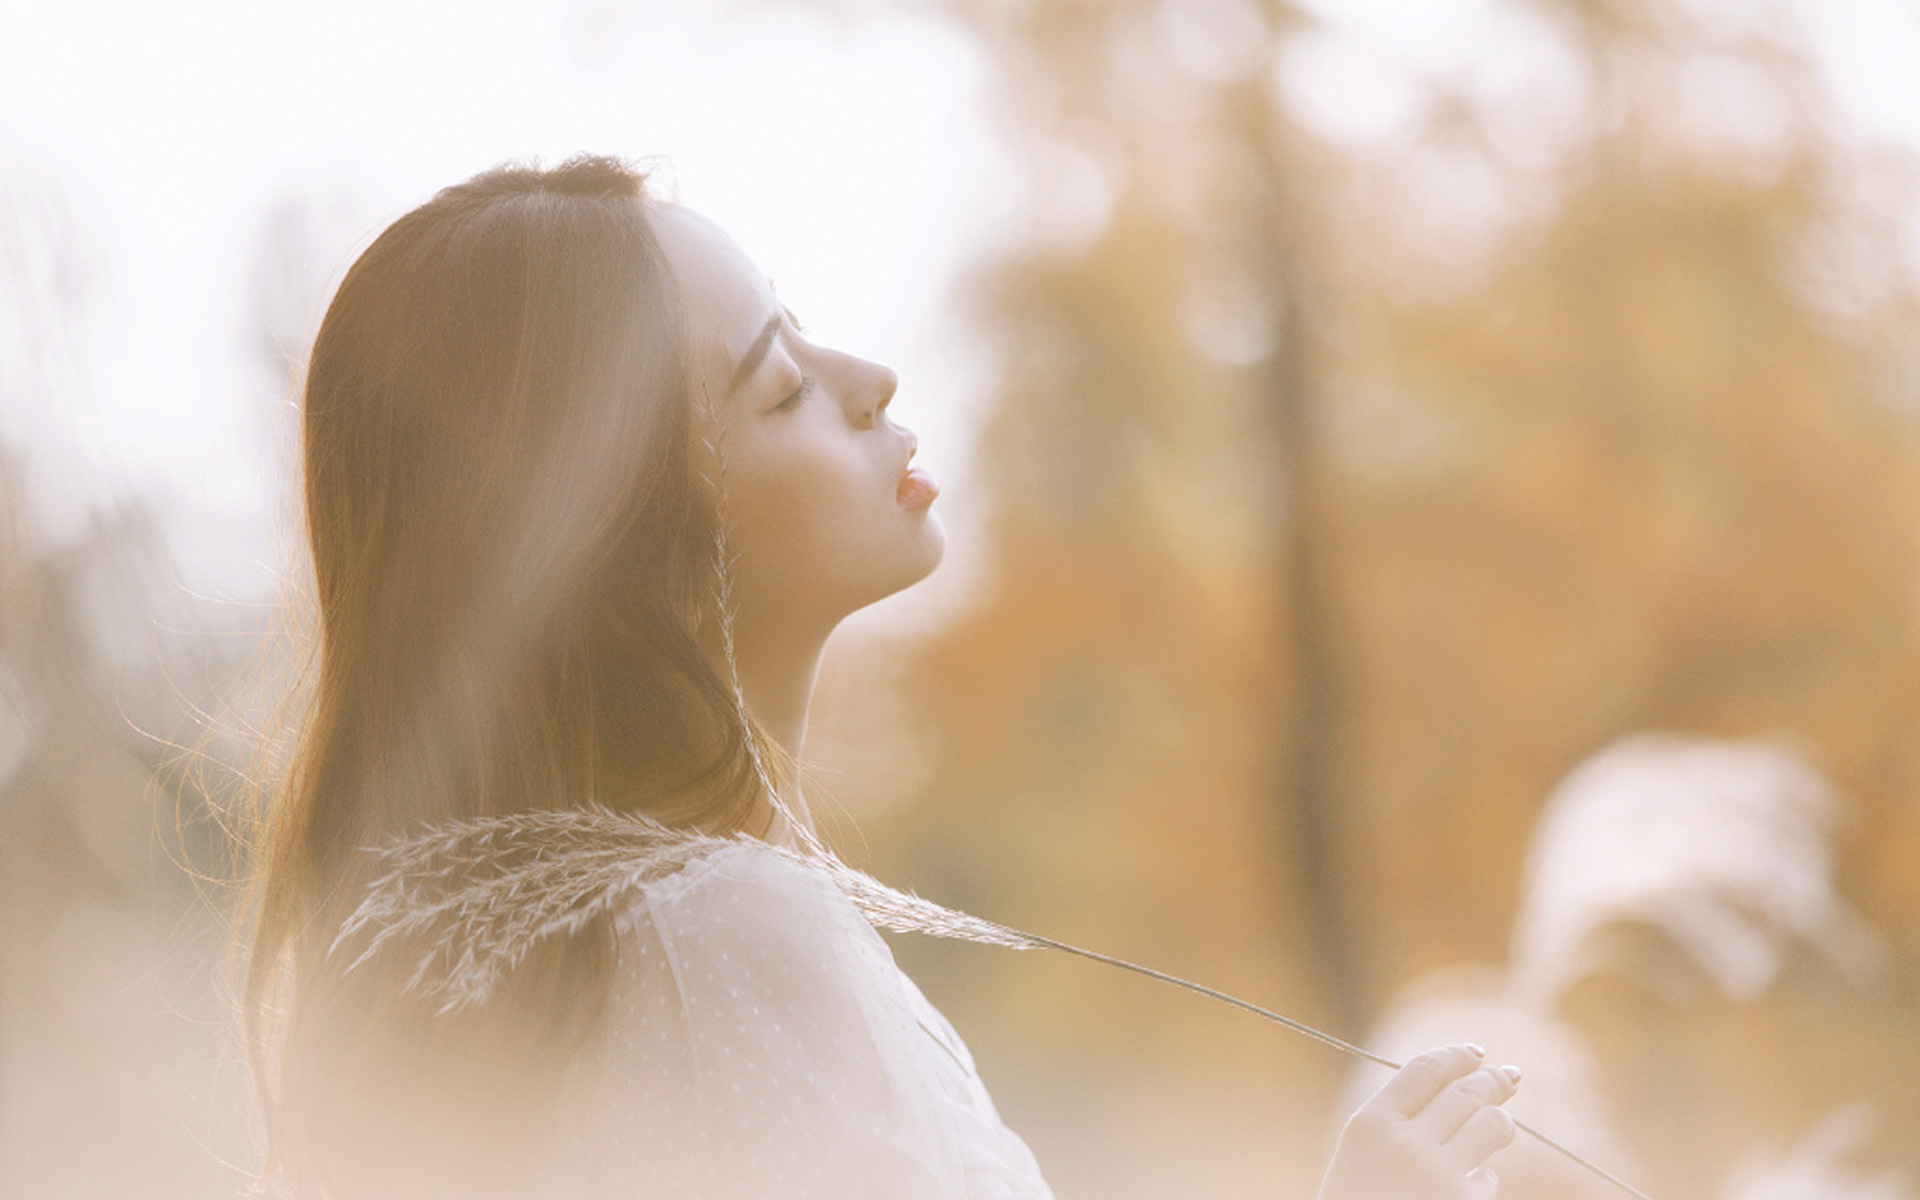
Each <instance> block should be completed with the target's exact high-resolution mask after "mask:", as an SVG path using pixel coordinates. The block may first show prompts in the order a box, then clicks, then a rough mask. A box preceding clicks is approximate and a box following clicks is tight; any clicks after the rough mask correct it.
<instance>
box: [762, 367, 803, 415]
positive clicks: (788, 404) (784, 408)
mask: <svg viewBox="0 0 1920 1200" xmlns="http://www.w3.org/2000/svg"><path fill="white" fill-rule="evenodd" d="M812 394H813V377H812V376H810V375H802V376H801V377H800V386H799V387H797V388H795V389H793V391H792V393H791V394H789V395H788V396H787V398H786V399H785V400H782V401H781V402H780V403H778V404H776V405H774V406H773V407H772V408H771V409H770V410H768V411H770V412H792V411H793V410H794V409H796V408H799V407H800V404H801V402H802V401H804V400H805V399H806V398H807V397H808V396H810V395H812Z"/></svg>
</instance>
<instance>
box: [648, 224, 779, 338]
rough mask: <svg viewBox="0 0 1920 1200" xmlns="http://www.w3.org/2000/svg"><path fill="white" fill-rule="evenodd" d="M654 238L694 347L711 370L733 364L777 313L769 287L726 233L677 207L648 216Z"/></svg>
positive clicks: (775, 301)
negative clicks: (716, 359) (711, 360)
mask: <svg viewBox="0 0 1920 1200" xmlns="http://www.w3.org/2000/svg"><path fill="white" fill-rule="evenodd" d="M653 227H654V236H655V237H657V238H658V239H659V241H660V248H661V250H662V251H663V252H664V253H665V254H666V258H667V265H668V267H669V268H670V269H671V270H672V271H673V275H674V279H675V281H676V282H677V283H678V284H679V285H680V290H681V294H682V295H683V296H684V297H685V298H686V303H687V319H688V325H689V328H690V331H691V332H692V334H693V338H694V344H695V345H696V346H697V347H699V349H700V352H701V354H702V355H703V356H705V355H709V354H712V355H722V356H724V359H723V361H722V362H720V363H716V364H714V365H718V366H722V367H724V366H725V365H726V364H730V363H733V362H736V361H738V359H739V357H740V355H742V354H744V353H745V352H746V349H747V347H748V346H749V345H750V344H751V343H752V342H753V339H754V338H755V336H757V335H758V334H759V332H760V329H761V327H762V326H764V325H765V324H766V322H767V318H768V317H769V316H770V315H771V314H773V313H775V312H778V311H779V301H778V300H776V299H775V298H774V294H773V286H772V285H771V284H770V283H768V282H767V277H766V276H765V275H764V274H762V273H761V271H760V269H759V268H758V267H756V266H754V264H753V260H752V259H750V258H748V257H747V254H746V251H744V250H742V249H741V248H740V246H739V244H738V243H736V242H735V241H734V240H733V239H732V238H730V237H728V236H727V233H726V231H725V230H723V229H721V228H720V227H719V226H718V225H715V224H714V223H713V222H712V221H709V220H707V219H706V218H705V217H703V216H701V215H700V214H699V213H696V212H694V211H693V210H691V209H688V208H682V207H680V206H679V205H677V204H662V205H660V206H658V207H657V208H655V209H654V211H653Z"/></svg>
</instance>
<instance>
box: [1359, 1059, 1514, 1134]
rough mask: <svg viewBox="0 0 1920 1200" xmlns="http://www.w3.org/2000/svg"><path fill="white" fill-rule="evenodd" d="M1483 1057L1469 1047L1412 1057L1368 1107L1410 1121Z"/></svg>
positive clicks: (1378, 1092)
mask: <svg viewBox="0 0 1920 1200" xmlns="http://www.w3.org/2000/svg"><path fill="white" fill-rule="evenodd" d="M1486 1055H1487V1052H1486V1051H1485V1050H1482V1049H1481V1048H1480V1047H1478V1046H1475V1045H1471V1044H1463V1045H1457V1046H1442V1047H1440V1048H1439V1049H1437V1050H1429V1051H1427V1052H1426V1053H1425V1054H1420V1055H1416V1056H1414V1057H1413V1058H1412V1059H1411V1060H1409V1061H1408V1063H1407V1065H1406V1066H1404V1067H1401V1068H1400V1069H1399V1070H1398V1071H1395V1072H1394V1073H1393V1078H1392V1079H1389V1080H1387V1082H1386V1083H1385V1084H1384V1085H1382V1086H1381V1088H1380V1090H1379V1091H1377V1092H1375V1093H1374V1094H1373V1099H1372V1100H1371V1101H1369V1103H1371V1104H1374V1105H1377V1106H1379V1107H1381V1108H1384V1109H1386V1110H1387V1111H1389V1112H1392V1113H1395V1114H1397V1115H1399V1116H1402V1117H1412V1116H1413V1115H1414V1114H1415V1113H1418V1112H1419V1111H1420V1110H1422V1109H1424V1108H1426V1106H1427V1105H1429V1104H1431V1103H1433V1098H1434V1097H1435V1096H1437V1095H1439V1094H1440V1089H1441V1088H1444V1087H1446V1086H1447V1085H1448V1084H1450V1083H1452V1082H1453V1081H1454V1080H1456V1079H1458V1078H1460V1077H1461V1076H1462V1075H1465V1074H1467V1073H1468V1072H1469V1071H1473V1070H1475V1069H1477V1068H1478V1067H1479V1066H1480V1062H1481V1060H1482V1059H1484V1058H1485V1057H1486Z"/></svg>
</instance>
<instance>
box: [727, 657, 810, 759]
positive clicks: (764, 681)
mask: <svg viewBox="0 0 1920 1200" xmlns="http://www.w3.org/2000/svg"><path fill="white" fill-rule="evenodd" d="M825 648H826V639H825V638H824V637H822V638H820V639H818V640H811V639H809V640H808V641H807V642H805V643H802V644H797V645H781V646H767V645H764V644H762V645H755V644H751V643H749V642H746V641H744V640H742V641H739V642H737V643H736V645H735V647H734V656H735V658H736V659H737V660H738V662H739V668H740V692H741V694H742V695H743V696H744V697H745V698H746V701H747V711H748V712H750V713H752V714H753V719H754V720H755V721H757V722H759V724H760V727H761V728H762V729H764V730H766V731H767V733H768V734H769V735H770V736H771V737H772V738H773V740H774V741H776V742H779V743H780V748H781V749H783V750H785V751H786V752H787V753H788V754H790V755H792V756H793V757H795V758H798V757H800V755H801V752H802V751H803V750H804V749H805V744H806V740H807V707H808V705H810V704H811V703H812V702H813V681H814V679H815V677H817V676H818V675H819V673H820V654H821V652H822V651H823V650H824V649H825Z"/></svg>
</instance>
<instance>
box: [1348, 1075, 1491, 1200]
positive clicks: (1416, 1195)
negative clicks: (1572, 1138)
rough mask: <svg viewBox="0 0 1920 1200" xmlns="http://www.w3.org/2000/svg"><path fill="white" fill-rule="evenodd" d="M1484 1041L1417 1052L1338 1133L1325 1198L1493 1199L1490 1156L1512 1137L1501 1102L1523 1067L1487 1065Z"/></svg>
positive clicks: (1363, 1199) (1370, 1199)
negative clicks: (1479, 1045)
mask: <svg viewBox="0 0 1920 1200" xmlns="http://www.w3.org/2000/svg"><path fill="white" fill-rule="evenodd" d="M1485 1057H1486V1051H1484V1050H1482V1049H1480V1048H1479V1047H1478V1046H1470V1045H1464V1046H1442V1047H1441V1048H1440V1049H1438V1050H1429V1051H1427V1052H1426V1053H1425V1054H1422V1055H1420V1056H1419V1057H1417V1058H1415V1059H1413V1060H1412V1061H1411V1062H1409V1063H1407V1065H1406V1066H1404V1067H1402V1068H1400V1070H1398V1071H1396V1072H1395V1073H1394V1076H1393V1078H1392V1079H1389V1080H1387V1082H1386V1084H1385V1085H1384V1086H1382V1087H1381V1089H1380V1090H1379V1091H1378V1092H1375V1093H1374V1095H1373V1099H1371V1100H1369V1101H1367V1102H1366V1103H1365V1104H1363V1105H1361V1106H1360V1109H1359V1111H1357V1112H1355V1113H1354V1114H1353V1117H1352V1118H1351V1119H1350V1120H1348V1121H1347V1127H1346V1128H1345V1129H1343V1130H1341V1132H1340V1144H1339V1145H1338V1146H1336V1147H1334V1151H1333V1161H1332V1162H1331V1163H1329V1164H1328V1166H1327V1177H1326V1180H1325V1181H1324V1182H1322V1183H1321V1185H1320V1200H1493V1196H1494V1193H1495V1192H1496V1191H1498V1189H1499V1183H1498V1181H1497V1180H1496V1179H1495V1178H1494V1174H1493V1171H1492V1170H1491V1169H1490V1168H1488V1167H1487V1166H1486V1161H1487V1158H1488V1156H1489V1155H1491V1154H1492V1153H1493V1152H1494V1151H1496V1150H1498V1149H1500V1148H1501V1147H1502V1146H1505V1145H1506V1144H1507V1143H1508V1142H1511V1141H1512V1140H1513V1118H1512V1117H1511V1116H1509V1115H1508V1114H1507V1110H1506V1109H1504V1108H1501V1107H1500V1106H1501V1105H1502V1104H1504V1103H1506V1101H1507V1099H1508V1097H1510V1096H1512V1095H1513V1093H1514V1089H1515V1088H1517V1087H1518V1086H1519V1083H1520V1068H1518V1067H1489V1066H1484V1065H1482V1062H1483V1060H1484V1059H1485Z"/></svg>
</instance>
